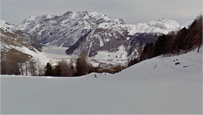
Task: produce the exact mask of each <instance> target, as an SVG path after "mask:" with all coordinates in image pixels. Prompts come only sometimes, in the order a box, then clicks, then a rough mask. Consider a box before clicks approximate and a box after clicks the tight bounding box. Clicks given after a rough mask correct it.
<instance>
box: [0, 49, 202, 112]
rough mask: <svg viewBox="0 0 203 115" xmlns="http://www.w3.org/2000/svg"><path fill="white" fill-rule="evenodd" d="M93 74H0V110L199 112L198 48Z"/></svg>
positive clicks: (199, 73)
mask: <svg viewBox="0 0 203 115" xmlns="http://www.w3.org/2000/svg"><path fill="white" fill-rule="evenodd" d="M174 60H178V61H175V62H174ZM176 62H180V63H181V64H180V65H175V63H176ZM95 74H96V73H92V74H89V75H86V76H83V77H77V78H53V77H25V76H7V75H2V76H1V81H2V82H1V110H2V111H1V112H2V113H3V114H5V113H8V114H12V113H16V114H23V113H24V114H28V113H31V114H51V113H52V114H67V113H69V114H74V113H78V114H80V113H83V114H84V113H86V114H90V113H93V114H95V113H102V114H111V113H114V114H119V113H123V114H127V113H131V114H142V113H144V114H201V113H202V53H197V52H196V51H192V52H189V53H187V54H182V55H178V56H172V57H163V56H159V57H155V58H153V59H149V60H146V61H143V62H141V63H138V64H136V65H134V66H132V67H130V68H128V69H126V70H124V71H122V72H120V73H117V74H114V75H111V74H106V75H105V74H96V75H97V78H95V77H94V75H95Z"/></svg>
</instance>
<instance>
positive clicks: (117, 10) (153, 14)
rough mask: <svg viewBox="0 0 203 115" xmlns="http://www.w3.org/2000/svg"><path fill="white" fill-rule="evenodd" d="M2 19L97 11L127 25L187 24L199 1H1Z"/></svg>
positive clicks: (16, 20) (11, 20)
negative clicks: (164, 20)
mask: <svg viewBox="0 0 203 115" xmlns="http://www.w3.org/2000/svg"><path fill="white" fill-rule="evenodd" d="M0 1H1V11H0V12H1V19H2V20H6V21H7V22H9V23H11V24H17V23H19V22H20V21H22V20H23V19H25V18H28V17H29V16H33V15H41V14H54V15H55V14H56V15H60V14H63V13H65V12H67V11H74V12H77V11H84V10H87V11H96V12H100V13H103V14H106V15H107V16H109V17H112V18H121V19H123V20H124V21H125V22H126V23H129V24H136V23H139V22H145V21H150V20H158V19H162V18H169V19H174V20H176V21H177V22H179V23H180V24H182V25H189V24H190V23H191V22H192V21H193V20H194V19H195V18H196V17H197V15H199V14H200V13H201V12H202V0H0Z"/></svg>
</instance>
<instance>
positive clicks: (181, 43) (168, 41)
mask: <svg viewBox="0 0 203 115" xmlns="http://www.w3.org/2000/svg"><path fill="white" fill-rule="evenodd" d="M202 22H203V21H202V15H201V16H199V17H198V18H197V19H196V20H195V21H194V22H193V23H192V24H191V25H190V26H189V28H183V29H181V30H180V31H178V32H177V33H175V32H171V33H169V34H168V35H162V36H160V37H158V39H157V40H156V41H155V42H153V43H148V44H147V45H146V46H144V48H143V50H142V52H141V55H140V57H139V59H133V60H131V61H130V62H129V66H131V65H133V64H136V63H138V62H140V61H143V60H146V59H150V58H153V57H156V56H159V55H164V56H166V55H174V54H181V53H186V52H188V51H191V50H193V49H195V48H198V52H199V49H200V47H201V45H202Z"/></svg>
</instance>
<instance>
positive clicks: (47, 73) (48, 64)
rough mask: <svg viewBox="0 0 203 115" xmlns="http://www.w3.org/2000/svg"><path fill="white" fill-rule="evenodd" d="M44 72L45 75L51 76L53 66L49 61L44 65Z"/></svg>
mask: <svg viewBox="0 0 203 115" xmlns="http://www.w3.org/2000/svg"><path fill="white" fill-rule="evenodd" d="M44 74H45V76H53V68H52V66H51V64H50V63H47V65H46V66H45V72H44Z"/></svg>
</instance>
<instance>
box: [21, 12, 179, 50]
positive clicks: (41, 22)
mask: <svg viewBox="0 0 203 115" xmlns="http://www.w3.org/2000/svg"><path fill="white" fill-rule="evenodd" d="M180 27H181V26H180V25H179V24H178V23H177V22H175V21H173V20H168V19H163V20H159V21H151V22H147V23H140V24H137V25H129V24H125V23H124V21H123V20H121V19H111V18H110V17H108V16H106V15H104V14H100V13H97V12H87V11H82V12H77V13H74V12H71V11H68V12H66V13H65V14H63V15H41V16H31V17H30V18H28V19H25V20H24V21H23V22H21V23H20V24H19V26H18V28H19V29H21V30H23V31H26V32H28V33H29V34H31V35H32V36H33V37H34V38H36V39H37V40H39V41H40V43H42V44H45V45H54V46H63V47H71V46H72V45H74V44H75V43H76V42H77V41H78V40H79V39H80V38H82V37H83V36H85V35H86V34H88V33H89V32H90V31H91V32H92V31H94V30H95V29H111V30H112V29H113V31H116V32H120V33H121V32H122V31H126V32H127V33H128V35H133V34H135V33H163V34H167V33H168V32H169V31H174V30H176V29H178V28H180Z"/></svg>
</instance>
